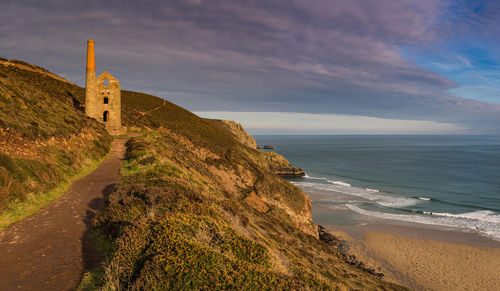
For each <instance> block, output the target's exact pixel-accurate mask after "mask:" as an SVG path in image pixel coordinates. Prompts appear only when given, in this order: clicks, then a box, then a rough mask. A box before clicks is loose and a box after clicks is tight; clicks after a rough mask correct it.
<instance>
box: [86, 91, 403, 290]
mask: <svg viewBox="0 0 500 291" xmlns="http://www.w3.org/2000/svg"><path fill="white" fill-rule="evenodd" d="M122 94H123V96H124V99H123V105H124V119H125V120H126V122H127V125H133V126H138V127H146V128H149V129H150V132H149V133H146V134H145V135H143V136H142V137H138V138H133V139H131V140H129V142H128V143H127V161H126V163H125V165H124V167H123V168H122V182H121V183H120V185H119V186H118V188H117V189H116V191H115V192H114V193H112V194H111V195H110V197H109V199H108V203H107V206H106V208H105V209H104V210H103V211H102V212H101V213H100V214H99V215H98V217H97V218H96V221H95V225H94V228H95V229H96V230H97V231H99V232H101V233H103V234H106V235H107V236H108V237H109V238H110V240H111V241H113V242H114V246H115V247H114V251H113V254H112V256H111V257H110V258H109V259H108V260H107V261H106V262H104V263H103V268H102V269H99V270H97V271H93V272H89V273H87V274H86V275H85V278H87V279H86V280H84V282H82V285H81V286H80V288H81V290H94V289H103V290H119V289H132V290H170V289H173V290H177V289H203V290H226V289H251V290H261V289H267V290H269V289H273V290H274V289H278V290H285V289H287V290H288V289H313V290H331V289H358V290H366V289H372V290H373V289H385V290H394V289H403V288H402V287H400V286H396V285H393V284H390V283H387V282H384V281H382V280H380V279H379V278H377V277H375V276H373V275H371V274H368V273H365V272H363V271H361V270H359V269H357V268H356V267H353V266H350V265H348V264H346V263H345V262H344V261H343V259H342V258H341V256H340V255H339V253H338V252H337V250H335V249H332V248H331V247H329V246H328V245H326V244H324V243H323V242H321V241H319V240H318V239H317V237H316V236H315V235H316V226H315V225H314V224H313V223H312V220H311V218H310V201H309V199H308V198H307V196H306V195H305V194H304V193H303V192H301V191H300V189H298V188H297V187H295V186H293V185H292V184H290V183H288V182H286V181H285V180H283V179H280V178H279V177H277V176H276V175H274V174H272V173H271V172H270V171H269V170H268V167H267V166H266V162H267V158H266V157H265V156H263V155H264V153H262V152H260V151H257V150H253V149H250V148H248V147H246V146H244V145H242V144H240V143H239V142H237V141H236V140H235V139H234V138H233V136H232V135H231V134H230V133H229V132H228V131H226V130H222V129H219V128H218V127H216V126H215V125H214V124H213V123H212V122H209V121H207V120H204V119H201V118H199V117H197V116H196V115H194V114H192V113H190V112H188V111H186V110H184V109H182V108H180V107H178V106H176V105H173V104H171V103H168V102H165V103H164V102H163V101H162V100H159V99H158V98H156V97H153V96H150V95H145V94H140V93H127V92H123V93H122ZM142 101H144V103H141V104H138V103H140V102H142ZM135 104H137V106H141V107H140V108H141V109H140V110H136V109H134V106H136V105H135ZM155 108H156V109H155ZM152 109H155V110H154V111H151V110H152ZM139 112H149V113H146V114H141V113H139ZM131 116H134V117H131ZM88 282H91V283H88Z"/></svg>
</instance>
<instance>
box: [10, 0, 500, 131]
mask: <svg viewBox="0 0 500 291" xmlns="http://www.w3.org/2000/svg"><path fill="white" fill-rule="evenodd" d="M0 4H1V7H2V8H1V9H0V57H3V58H8V59H19V60H23V61H27V62H29V63H33V64H36V65H40V66H42V67H44V68H46V69H48V70H50V71H52V72H54V73H56V74H58V75H61V76H63V77H65V78H66V79H68V80H70V81H72V82H74V83H75V84H78V85H80V86H84V79H85V56H86V41H87V39H94V40H95V46H96V49H95V50H96V66H97V71H98V73H100V72H103V71H105V70H106V71H109V72H110V73H111V74H113V75H114V76H115V77H117V78H118V80H119V81H120V83H121V86H122V89H126V90H133V91H140V92H145V93H149V94H153V95H156V96H159V97H162V98H165V99H167V100H169V101H171V102H173V103H176V104H178V105H180V106H183V107H184V108H186V109H188V110H191V111H193V112H195V113H197V114H198V115H200V116H204V117H211V118H224V119H233V120H236V121H239V122H241V123H243V125H244V127H245V128H247V130H248V131H249V132H251V133H253V134H500V1H498V0H493V1H462V0H432V1H431V0H398V1H394V0H370V1H369V0H350V1H346V0H169V1H151V0H145V1H137V0H136V1H128V0H108V1H63V0H45V1H36V0H34V1H24V0H16V1H10V0H1V3H0Z"/></svg>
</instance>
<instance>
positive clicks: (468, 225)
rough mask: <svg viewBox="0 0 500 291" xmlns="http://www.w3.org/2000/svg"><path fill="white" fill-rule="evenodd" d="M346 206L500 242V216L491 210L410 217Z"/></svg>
mask: <svg viewBox="0 0 500 291" xmlns="http://www.w3.org/2000/svg"><path fill="white" fill-rule="evenodd" d="M346 206H347V207H348V208H349V209H351V210H352V211H355V212H357V213H359V214H362V215H366V216H372V217H377V218H382V219H389V220H398V221H405V222H415V223H421V224H429V225H437V226H446V227H453V228H461V229H467V230H469V231H474V232H478V233H482V234H485V235H487V236H489V237H491V238H493V239H495V240H498V241H500V215H498V214H495V213H494V212H493V211H490V210H479V211H474V212H467V213H461V214H452V213H436V212H426V211H424V212H423V214H416V215H408V214H394V213H385V212H379V211H371V210H366V209H363V208H361V207H359V206H357V205H354V204H347V205H346Z"/></svg>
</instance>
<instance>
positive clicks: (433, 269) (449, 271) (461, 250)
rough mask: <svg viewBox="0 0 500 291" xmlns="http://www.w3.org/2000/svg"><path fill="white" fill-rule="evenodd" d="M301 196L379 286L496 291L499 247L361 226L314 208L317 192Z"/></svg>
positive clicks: (467, 236)
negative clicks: (376, 274)
mask: <svg viewBox="0 0 500 291" xmlns="http://www.w3.org/2000/svg"><path fill="white" fill-rule="evenodd" d="M303 191H304V192H306V193H307V194H308V195H309V197H310V198H311V200H312V201H313V206H312V213H313V219H314V222H315V223H316V224H319V225H322V226H324V227H325V228H326V229H327V230H328V232H329V233H331V234H332V235H334V236H336V237H338V238H340V239H342V240H345V241H346V242H347V246H348V253H349V254H352V255H355V256H356V257H357V258H358V259H359V260H360V261H361V262H363V263H364V264H365V265H366V266H368V267H369V268H371V269H374V270H377V271H380V272H382V273H383V274H384V275H385V276H384V279H385V280H387V281H390V282H394V283H398V284H401V285H404V286H407V287H409V288H411V289H414V290H427V289H432V290H500V267H499V266H498V262H500V241H496V240H494V239H492V238H488V237H486V236H483V235H480V234H478V233H474V232H465V231H460V230H456V229H449V228H446V227H441V226H435V225H426V224H419V223H409V222H399V221H392V220H391V221H389V220H384V219H379V218H373V219H372V218H371V217H370V218H368V219H369V220H372V221H366V220H367V219H365V218H363V219H361V217H362V215H361V214H357V213H354V212H352V211H350V210H345V209H338V210H337V209H332V208H330V207H327V206H324V205H321V204H318V203H315V201H316V202H317V201H319V200H320V199H321V198H324V197H328V196H327V195H324V194H322V193H321V191H318V190H315V189H313V188H307V187H303ZM343 217H347V219H346V220H345V221H343V220H342V219H343ZM357 217H358V218H359V219H358V220H356V218H357ZM353 218H354V220H355V221H356V222H355V223H352V221H351V220H352V219H353ZM335 220H338V221H339V222H337V223H335V222H336V221H335ZM346 221H349V222H350V223H344V224H342V223H343V222H346Z"/></svg>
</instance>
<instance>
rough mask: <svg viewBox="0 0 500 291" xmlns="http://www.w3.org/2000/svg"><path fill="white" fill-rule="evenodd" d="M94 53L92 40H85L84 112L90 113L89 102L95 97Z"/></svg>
mask: <svg viewBox="0 0 500 291" xmlns="http://www.w3.org/2000/svg"><path fill="white" fill-rule="evenodd" d="M95 90H96V88H95V53H94V40H92V39H89V40H87V75H86V78H85V114H86V115H90V111H89V110H90V109H91V104H90V103H91V102H92V101H93V100H92V99H94V98H95V92H96V91H95Z"/></svg>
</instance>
